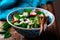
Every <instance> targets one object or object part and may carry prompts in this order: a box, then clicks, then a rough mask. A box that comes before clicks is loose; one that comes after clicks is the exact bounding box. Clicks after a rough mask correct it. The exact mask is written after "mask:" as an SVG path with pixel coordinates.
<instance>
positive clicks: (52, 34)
mask: <svg viewBox="0 0 60 40" xmlns="http://www.w3.org/2000/svg"><path fill="white" fill-rule="evenodd" d="M42 8H44V9H47V10H49V11H50V12H52V13H53V14H54V10H53V5H52V4H47V5H44V6H42ZM54 15H55V14H54ZM3 24H4V21H0V26H2V25H3ZM10 31H11V34H12V36H11V37H10V38H7V39H3V38H0V40H57V26H56V20H55V22H54V23H53V25H51V27H49V28H47V30H46V31H45V32H44V33H42V34H41V36H39V37H36V38H25V37H24V36H22V35H21V34H19V33H17V32H16V31H15V30H14V29H13V28H12V27H11V28H10Z"/></svg>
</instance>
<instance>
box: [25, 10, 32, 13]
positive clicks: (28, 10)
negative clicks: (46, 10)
mask: <svg viewBox="0 0 60 40" xmlns="http://www.w3.org/2000/svg"><path fill="white" fill-rule="evenodd" d="M24 11H25V12H28V13H29V14H30V12H31V11H32V9H24Z"/></svg>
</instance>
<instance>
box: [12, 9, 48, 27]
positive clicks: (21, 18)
mask: <svg viewBox="0 0 60 40" xmlns="http://www.w3.org/2000/svg"><path fill="white" fill-rule="evenodd" d="M41 16H44V17H47V18H48V16H47V15H45V14H44V12H41V11H40V10H39V9H34V10H32V9H24V11H23V12H20V13H15V14H14V15H13V17H12V20H11V23H12V24H13V25H15V26H18V27H22V28H39V27H40V21H39V19H40V17H41Z"/></svg>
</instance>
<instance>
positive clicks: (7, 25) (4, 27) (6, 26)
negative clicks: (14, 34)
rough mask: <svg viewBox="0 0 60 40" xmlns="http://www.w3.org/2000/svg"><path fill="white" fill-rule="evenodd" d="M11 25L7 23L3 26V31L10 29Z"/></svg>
mask: <svg viewBox="0 0 60 40" xmlns="http://www.w3.org/2000/svg"><path fill="white" fill-rule="evenodd" d="M9 27H10V24H9V23H8V22H5V23H4V24H3V26H2V28H3V29H9Z"/></svg>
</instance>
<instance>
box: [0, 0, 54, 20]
mask: <svg viewBox="0 0 60 40" xmlns="http://www.w3.org/2000/svg"><path fill="white" fill-rule="evenodd" d="M47 1H51V2H53V1H54V0H0V20H1V19H6V17H7V15H8V13H10V12H11V11H13V10H16V9H17V8H23V7H37V6H38V5H40V4H46V3H47Z"/></svg>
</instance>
